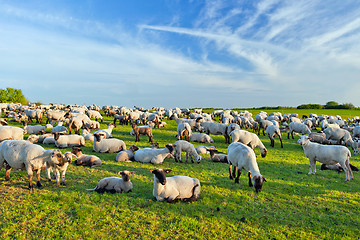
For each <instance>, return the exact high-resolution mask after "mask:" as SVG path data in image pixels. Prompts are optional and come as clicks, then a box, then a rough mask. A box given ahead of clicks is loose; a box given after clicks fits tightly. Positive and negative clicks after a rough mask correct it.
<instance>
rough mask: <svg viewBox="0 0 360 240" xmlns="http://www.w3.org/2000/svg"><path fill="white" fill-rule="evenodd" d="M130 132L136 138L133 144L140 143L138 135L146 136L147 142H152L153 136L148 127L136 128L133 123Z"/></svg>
mask: <svg viewBox="0 0 360 240" xmlns="http://www.w3.org/2000/svg"><path fill="white" fill-rule="evenodd" d="M132 130H133V133H134V134H135V136H136V139H135V142H140V135H147V136H148V137H149V142H153V134H152V129H151V128H150V127H137V126H136V124H135V123H133V124H132Z"/></svg>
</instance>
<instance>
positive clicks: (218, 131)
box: [200, 122, 230, 143]
mask: <svg viewBox="0 0 360 240" xmlns="http://www.w3.org/2000/svg"><path fill="white" fill-rule="evenodd" d="M200 126H201V130H202V131H203V132H205V133H206V134H213V135H223V136H224V137H225V143H229V142H230V137H229V135H228V134H227V128H228V125H226V124H224V123H213V122H202V123H201V124H200Z"/></svg>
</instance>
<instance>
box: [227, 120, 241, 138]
mask: <svg viewBox="0 0 360 240" xmlns="http://www.w3.org/2000/svg"><path fill="white" fill-rule="evenodd" d="M240 125H241V124H237V123H230V124H229V125H228V128H227V135H228V136H230V133H231V132H232V131H234V130H236V129H239V130H240V129H241V128H240Z"/></svg>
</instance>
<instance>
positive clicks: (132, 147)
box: [129, 144, 139, 152]
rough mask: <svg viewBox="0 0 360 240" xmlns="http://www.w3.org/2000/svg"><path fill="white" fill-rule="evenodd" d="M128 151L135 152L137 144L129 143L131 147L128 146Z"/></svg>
mask: <svg viewBox="0 0 360 240" xmlns="http://www.w3.org/2000/svg"><path fill="white" fill-rule="evenodd" d="M129 150H130V151H132V152H136V151H137V150H139V148H138V146H136V145H135V144H134V145H131V147H130V148H129Z"/></svg>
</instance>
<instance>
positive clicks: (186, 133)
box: [177, 122, 192, 142]
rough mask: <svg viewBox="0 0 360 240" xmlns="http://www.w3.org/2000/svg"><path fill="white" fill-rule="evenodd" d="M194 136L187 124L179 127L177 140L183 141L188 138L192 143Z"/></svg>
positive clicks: (183, 123) (180, 124) (181, 124)
mask: <svg viewBox="0 0 360 240" xmlns="http://www.w3.org/2000/svg"><path fill="white" fill-rule="evenodd" d="M191 135H192V131H191V126H190V124H189V123H187V122H182V123H179V124H178V125H177V139H178V140H183V138H184V137H185V138H187V140H188V141H189V142H190V137H191Z"/></svg>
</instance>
